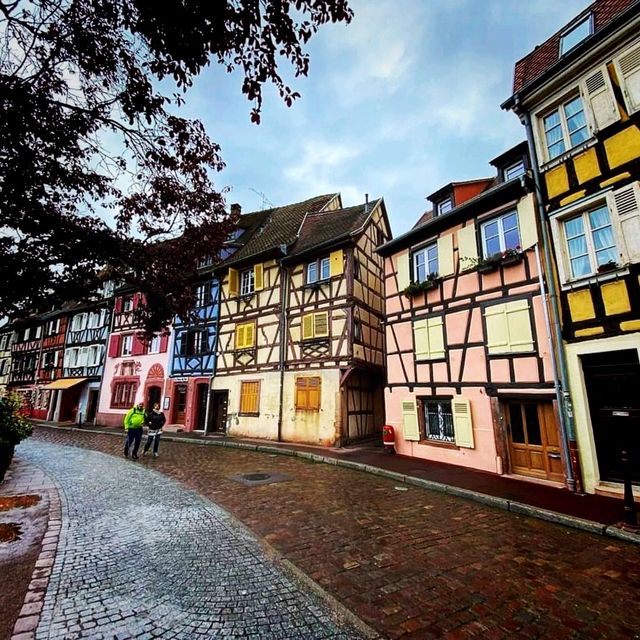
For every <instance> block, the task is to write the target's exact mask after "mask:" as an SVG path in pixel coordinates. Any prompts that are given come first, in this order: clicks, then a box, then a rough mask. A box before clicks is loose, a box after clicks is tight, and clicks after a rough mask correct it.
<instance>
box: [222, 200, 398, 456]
mask: <svg viewBox="0 0 640 640" xmlns="http://www.w3.org/2000/svg"><path fill="white" fill-rule="evenodd" d="M256 221H257V222H256ZM243 225H244V227H245V228H246V231H243V232H241V233H240V234H239V235H238V237H237V238H236V242H237V243H238V244H239V245H241V246H239V248H238V250H237V252H236V253H235V254H234V255H233V256H232V257H231V258H229V259H228V260H226V261H225V262H224V263H222V264H221V265H220V266H219V267H218V269H217V271H218V273H219V275H220V278H221V282H222V287H221V307H220V330H219V342H218V356H217V363H218V364H217V371H216V375H215V377H214V379H213V384H212V390H213V403H212V410H213V411H214V412H215V413H216V414H217V415H216V416H214V419H216V420H219V419H220V417H221V416H220V415H218V414H220V412H223V413H225V414H226V423H227V432H228V433H229V434H231V435H237V436H244V437H256V438H266V439H271V440H284V441H290V442H305V443H313V444H322V445H339V444H344V443H346V442H348V441H353V440H357V439H359V438H362V437H365V436H367V435H371V434H372V433H374V432H376V431H379V430H380V429H381V426H382V423H383V420H384V410H383V405H382V387H383V383H384V369H383V336H382V319H383V309H382V307H383V302H382V301H383V291H382V287H383V280H382V261H381V259H380V258H378V257H377V255H376V254H374V251H373V249H374V248H375V246H377V244H379V243H382V242H384V241H385V240H387V239H388V238H389V235H390V229H389V224H388V220H387V214H386V211H385V208H384V202H383V201H382V200H381V199H380V200H376V201H373V202H366V203H365V204H362V205H359V206H357V207H350V208H342V203H341V199H340V196H339V194H330V195H325V196H319V197H316V198H312V199H310V200H306V201H304V202H301V203H297V204H293V205H288V206H285V207H278V208H275V209H270V210H268V211H260V212H256V213H251V214H246V215H244V216H242V217H241V220H240V222H239V228H242V227H243Z"/></svg>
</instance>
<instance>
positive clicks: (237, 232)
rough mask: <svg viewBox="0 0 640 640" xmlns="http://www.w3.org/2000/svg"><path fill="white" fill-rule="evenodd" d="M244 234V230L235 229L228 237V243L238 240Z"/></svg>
mask: <svg viewBox="0 0 640 640" xmlns="http://www.w3.org/2000/svg"><path fill="white" fill-rule="evenodd" d="M244 232H245V230H244V229H234V230H233V231H231V232H230V233H229V234H228V235H227V240H226V242H233V241H234V240H237V239H238V238H239V237H240V236H241V235H242V234H243V233H244Z"/></svg>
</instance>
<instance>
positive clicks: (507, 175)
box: [503, 158, 525, 182]
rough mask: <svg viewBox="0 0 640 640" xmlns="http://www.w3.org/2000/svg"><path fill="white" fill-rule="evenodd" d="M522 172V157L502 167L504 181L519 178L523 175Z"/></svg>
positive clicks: (523, 168) (523, 167)
mask: <svg viewBox="0 0 640 640" xmlns="http://www.w3.org/2000/svg"><path fill="white" fill-rule="evenodd" d="M524 172H525V166H524V159H523V158H520V159H518V160H516V161H515V162H512V163H511V164H509V165H507V166H506V167H505V168H504V169H503V175H504V181H505V182H509V180H513V179H514V178H519V177H520V176H522V175H524Z"/></svg>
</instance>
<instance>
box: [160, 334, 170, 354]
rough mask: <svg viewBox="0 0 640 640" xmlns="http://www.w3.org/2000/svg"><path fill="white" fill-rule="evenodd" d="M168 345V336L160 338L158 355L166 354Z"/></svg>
mask: <svg viewBox="0 0 640 640" xmlns="http://www.w3.org/2000/svg"><path fill="white" fill-rule="evenodd" d="M168 345H169V336H166V335H162V336H160V353H166V351H167V347H168Z"/></svg>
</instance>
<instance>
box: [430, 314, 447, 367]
mask: <svg viewBox="0 0 640 640" xmlns="http://www.w3.org/2000/svg"><path fill="white" fill-rule="evenodd" d="M427 333H428V336H429V357H430V358H431V359H432V360H436V359H438V358H444V327H443V322H442V316H436V317H435V318H429V319H428V320H427Z"/></svg>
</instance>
